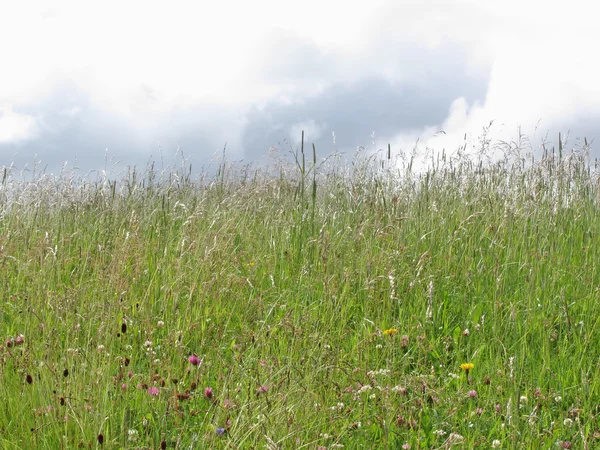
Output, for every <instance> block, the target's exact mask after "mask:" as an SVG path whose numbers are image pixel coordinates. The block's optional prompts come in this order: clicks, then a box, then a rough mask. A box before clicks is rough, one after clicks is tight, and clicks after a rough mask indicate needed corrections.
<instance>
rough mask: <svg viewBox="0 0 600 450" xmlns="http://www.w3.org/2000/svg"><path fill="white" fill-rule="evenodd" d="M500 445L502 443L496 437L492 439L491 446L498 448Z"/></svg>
mask: <svg viewBox="0 0 600 450" xmlns="http://www.w3.org/2000/svg"><path fill="white" fill-rule="evenodd" d="M500 445H502V444H501V443H500V441H499V440H498V439H494V440H493V441H492V448H500Z"/></svg>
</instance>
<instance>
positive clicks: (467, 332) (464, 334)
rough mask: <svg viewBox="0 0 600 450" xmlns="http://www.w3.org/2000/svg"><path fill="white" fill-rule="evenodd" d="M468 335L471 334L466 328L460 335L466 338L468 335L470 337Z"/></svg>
mask: <svg viewBox="0 0 600 450" xmlns="http://www.w3.org/2000/svg"><path fill="white" fill-rule="evenodd" d="M470 334H471V332H470V331H469V329H468V328H465V329H464V330H463V332H462V335H463V336H468V335H470Z"/></svg>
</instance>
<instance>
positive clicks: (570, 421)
mask: <svg viewBox="0 0 600 450" xmlns="http://www.w3.org/2000/svg"><path fill="white" fill-rule="evenodd" d="M563 425H564V426H565V427H570V426H572V425H573V421H572V420H571V419H569V418H568V417H567V418H566V419H565V420H563Z"/></svg>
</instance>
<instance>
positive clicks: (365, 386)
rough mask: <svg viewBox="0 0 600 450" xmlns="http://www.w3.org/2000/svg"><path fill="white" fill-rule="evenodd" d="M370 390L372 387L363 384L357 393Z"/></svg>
mask: <svg viewBox="0 0 600 450" xmlns="http://www.w3.org/2000/svg"><path fill="white" fill-rule="evenodd" d="M371 389H373V387H372V386H371V385H370V384H365V385H364V386H361V388H360V389H359V390H358V391H357V393H358V394H362V393H363V392H367V391H370V390H371Z"/></svg>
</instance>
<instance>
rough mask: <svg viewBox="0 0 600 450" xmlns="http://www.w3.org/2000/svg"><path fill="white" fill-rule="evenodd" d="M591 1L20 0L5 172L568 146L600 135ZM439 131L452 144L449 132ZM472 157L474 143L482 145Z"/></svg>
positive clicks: (0, 47) (5, 42) (0, 107)
mask: <svg viewBox="0 0 600 450" xmlns="http://www.w3.org/2000/svg"><path fill="white" fill-rule="evenodd" d="M590 5H593V2H589V0H571V1H570V2H569V3H568V5H567V4H565V3H564V2H561V3H559V2H553V1H537V0H529V1H528V0H519V1H516V0H503V1H502V2H498V1H496V0H444V1H442V0H403V1H398V0H371V1H370V2H352V1H350V2H349V1H348V0H346V1H338V0H329V1H328V0H303V1H302V2H286V1H281V0H279V1H271V0H255V1H253V2H246V1H232V0H222V1H220V2H206V1H181V0H173V1H171V2H168V3H166V2H154V1H151V0H145V1H137V0H129V1H126V2H123V1H122V0H121V1H118V2H117V1H114V0H105V1H103V2H88V1H81V0H75V1H71V0H54V1H52V2H48V1H45V0H44V1H32V0H24V1H21V2H12V4H10V5H7V6H4V7H3V13H2V14H0V43H1V44H0V61H2V69H1V70H0V166H3V165H4V166H6V165H9V164H14V165H15V167H17V168H24V167H31V165H32V164H33V163H34V161H38V162H40V165H41V166H42V167H47V170H49V171H58V170H60V167H61V166H62V165H63V164H66V165H67V166H68V167H78V168H80V170H82V171H89V170H102V169H105V170H106V169H107V168H111V167H115V164H117V165H119V166H120V167H124V166H126V165H138V166H145V165H146V164H147V163H149V162H150V161H156V162H158V163H159V165H160V164H162V165H168V164H169V163H171V162H173V161H180V160H181V159H182V158H186V160H187V161H188V162H190V163H192V164H193V167H196V168H199V167H200V168H204V169H205V170H206V169H207V168H208V169H209V168H210V167H211V164H214V158H215V155H216V154H220V153H221V152H222V149H223V147H224V146H226V154H227V157H228V159H229V160H232V161H241V162H243V163H254V162H259V161H261V160H264V158H265V156H266V155H267V154H268V152H269V149H270V148H271V147H273V146H276V147H278V148H279V149H280V152H282V153H283V152H288V151H289V150H290V149H292V150H293V149H296V148H297V147H298V145H299V141H300V136H301V131H302V130H304V131H305V134H306V141H307V142H310V143H313V142H314V143H315V145H316V147H317V149H318V154H319V157H325V156H327V155H329V154H331V153H332V152H336V151H337V152H343V153H344V154H348V155H352V154H353V153H354V152H355V151H356V149H357V148H358V147H359V146H363V147H366V148H369V149H372V150H376V149H378V148H384V147H386V146H387V144H388V143H390V144H391V146H392V150H393V152H400V151H404V152H407V151H410V150H411V149H412V148H414V147H415V143H416V142H418V143H419V144H418V145H419V151H420V152H425V148H427V147H430V148H434V149H436V150H438V151H441V150H442V149H445V150H447V151H452V150H454V149H456V148H457V147H458V146H460V145H461V144H462V142H463V141H464V139H465V137H467V139H468V140H469V142H472V143H476V142H478V139H479V138H480V137H481V135H482V133H483V130H484V127H487V126H489V124H490V123H492V124H493V125H492V126H491V127H490V131H489V132H490V134H491V137H492V138H494V139H497V140H506V141H510V140H514V139H516V137H517V136H518V132H519V130H521V132H522V133H524V134H526V135H527V136H529V137H530V139H531V142H532V143H533V145H534V146H535V145H537V144H538V143H541V142H543V141H544V140H546V139H547V140H548V141H549V142H556V139H557V135H558V132H559V131H560V132H562V133H563V136H564V135H567V134H568V136H569V143H570V144H573V145H575V144H576V142H577V140H578V139H583V137H586V138H587V140H588V141H591V142H592V154H593V155H594V156H596V155H595V153H594V143H593V139H594V138H595V137H597V135H598V132H599V131H600V125H599V124H600V120H599V119H600V83H598V79H600V59H599V58H598V57H597V56H596V54H597V52H596V49H597V48H598V45H599V44H600V27H598V26H597V20H595V19H594V17H596V14H595V12H596V11H595V7H594V6H590ZM441 131H443V133H442V132H441ZM473 145H476V144H473Z"/></svg>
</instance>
